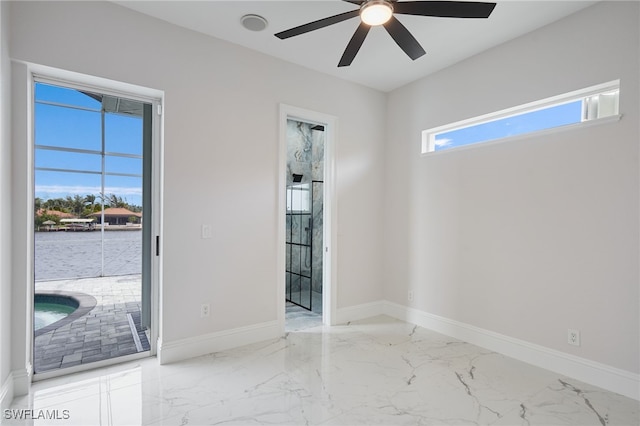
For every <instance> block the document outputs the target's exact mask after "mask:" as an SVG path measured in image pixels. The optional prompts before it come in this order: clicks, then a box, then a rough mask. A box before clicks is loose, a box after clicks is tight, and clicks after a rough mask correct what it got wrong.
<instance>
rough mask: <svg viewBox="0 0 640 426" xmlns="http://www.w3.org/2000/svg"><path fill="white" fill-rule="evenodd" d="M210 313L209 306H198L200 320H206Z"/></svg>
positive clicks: (206, 304) (205, 304) (204, 304)
mask: <svg viewBox="0 0 640 426" xmlns="http://www.w3.org/2000/svg"><path fill="white" fill-rule="evenodd" d="M210 313H211V305H209V304H208V303H203V304H202V305H200V318H206V317H208V316H209V314H210Z"/></svg>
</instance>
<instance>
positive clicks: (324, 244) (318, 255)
mask: <svg viewBox="0 0 640 426" xmlns="http://www.w3.org/2000/svg"><path fill="white" fill-rule="evenodd" d="M334 127H335V118H334V117H331V116H326V115H323V114H319V113H314V112H311V111H306V110H301V109H299V108H295V107H289V106H284V105H283V106H281V158H280V160H281V184H282V186H281V190H282V192H281V193H282V194H283V197H282V198H283V199H281V201H282V205H281V206H282V209H281V210H280V211H282V212H283V216H282V219H284V220H282V221H281V226H280V230H281V231H282V232H281V237H283V238H281V239H280V241H281V243H282V245H281V246H280V247H282V248H284V256H282V263H281V268H282V272H281V277H282V281H281V283H282V285H283V287H284V289H283V290H284V291H283V292H282V293H283V294H282V299H281V300H283V302H284V303H283V305H284V306H283V309H282V311H284V312H283V313H282V321H283V323H284V324H283V327H284V328H285V330H287V331H293V330H300V329H304V328H308V327H313V326H317V325H321V324H331V323H332V319H333V318H335V315H333V312H334V311H335V303H334V301H333V297H334V295H335V277H334V274H333V268H331V265H332V258H333V256H334V250H331V242H332V241H335V238H332V236H333V232H332V226H331V225H332V223H333V221H332V219H333V217H334V216H333V214H335V211H334V209H333V208H332V207H333V206H335V203H332V201H333V179H332V177H333V157H332V142H333V134H334V133H333V132H334V130H333V129H334ZM333 264H335V262H333Z"/></svg>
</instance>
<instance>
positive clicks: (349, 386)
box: [4, 316, 640, 426]
mask: <svg viewBox="0 0 640 426" xmlns="http://www.w3.org/2000/svg"><path fill="white" fill-rule="evenodd" d="M638 407H639V402H638V401H635V400H631V399H629V398H625V397H623V396H620V395H616V394H614V393H611V392H607V391H604V390H602V389H599V388H596V387H594V386H589V385H586V384H584V383H580V382H578V381H575V380H573V379H570V378H566V377H561V376H558V375H557V374H555V373H552V372H549V371H546V370H543V369H540V368H537V367H534V366H531V365H528V364H525V363H522V362H520V361H517V360H514V359H511V358H508V357H505V356H503V355H500V354H497V353H494V352H491V351H488V350H486V349H482V348H479V347H477V346H474V345H471V344H468V343H465V342H461V341H459V340H455V339H452V338H449V337H447V336H443V335H441V334H438V333H434V332H432V331H429V330H425V329H422V328H420V327H416V326H414V325H412V324H407V323H404V322H401V321H397V320H393V319H391V318H388V317H384V316H381V317H376V318H371V319H368V320H364V321H357V322H354V323H351V324H348V325H343V326H336V327H325V326H319V327H314V328H309V329H303V330H300V331H290V332H288V333H286V335H285V336H284V337H283V338H280V339H275V340H269V341H265V342H260V343H256V344H252V345H248V346H243V347H240V348H235V349H232V350H228V351H224V352H220V353H216V354H211V355H206V356H202V357H198V358H194V359H189V360H185V361H181V362H176V363H173V364H169V365H164V366H159V365H158V364H157V362H156V360H155V359H153V358H151V359H144V360H138V361H135V362H131V363H127V364H123V365H120V366H111V367H107V368H104V369H99V370H95V371H93V372H84V373H81V374H77V375H70V376H67V377H61V378H57V379H51V380H46V381H42V382H38V383H35V384H34V385H33V386H32V389H31V393H30V395H29V396H27V397H23V398H17V399H16V400H15V401H14V402H13V404H12V406H11V408H14V409H33V410H46V409H58V410H69V415H70V416H69V418H68V419H66V420H54V421H39V420H37V421H22V422H20V421H13V420H11V421H6V420H4V423H7V424H11V425H13V424H18V425H21V424H34V425H40V424H54V425H80V424H81V425H93V424H96V425H98V424H100V425H102V424H108V425H133V424H136V425H137V424H145V425H147V424H149V425H165V424H166V425H181V426H182V425H202V424H229V425H247V424H248V425H256V424H257V425H260V424H277V425H355V424H363V425H376V424H379V425H469V424H475V425H526V426H531V425H595V426H610V425H611V426H615V425H621V426H628V425H638V423H639V418H640V415H639V410H638Z"/></svg>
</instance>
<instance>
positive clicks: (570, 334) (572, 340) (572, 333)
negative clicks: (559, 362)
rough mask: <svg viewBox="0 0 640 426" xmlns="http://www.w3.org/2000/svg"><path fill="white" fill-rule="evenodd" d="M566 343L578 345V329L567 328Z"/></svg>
mask: <svg viewBox="0 0 640 426" xmlns="http://www.w3.org/2000/svg"><path fill="white" fill-rule="evenodd" d="M567 343H568V344H570V345H573V346H580V330H574V329H571V328H570V329H568V330H567Z"/></svg>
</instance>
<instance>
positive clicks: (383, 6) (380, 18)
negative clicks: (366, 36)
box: [360, 0, 393, 26]
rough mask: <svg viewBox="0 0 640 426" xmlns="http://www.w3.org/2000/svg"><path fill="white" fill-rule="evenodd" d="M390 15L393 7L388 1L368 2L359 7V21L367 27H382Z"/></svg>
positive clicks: (372, 0) (376, 0) (370, 0)
mask: <svg viewBox="0 0 640 426" xmlns="http://www.w3.org/2000/svg"><path fill="white" fill-rule="evenodd" d="M392 15H393V5H392V4H391V2H390V1H388V0H369V1H366V2H364V3H362V6H360V20H361V21H362V22H364V23H365V24H367V25H371V26H376V25H382V24H384V23H385V22H387V21H388V20H389V19H391V16H392Z"/></svg>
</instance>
